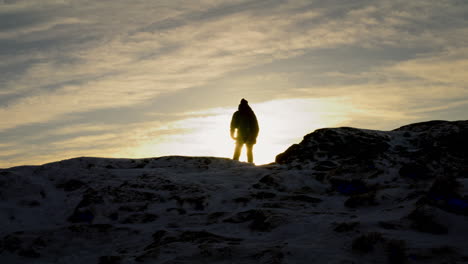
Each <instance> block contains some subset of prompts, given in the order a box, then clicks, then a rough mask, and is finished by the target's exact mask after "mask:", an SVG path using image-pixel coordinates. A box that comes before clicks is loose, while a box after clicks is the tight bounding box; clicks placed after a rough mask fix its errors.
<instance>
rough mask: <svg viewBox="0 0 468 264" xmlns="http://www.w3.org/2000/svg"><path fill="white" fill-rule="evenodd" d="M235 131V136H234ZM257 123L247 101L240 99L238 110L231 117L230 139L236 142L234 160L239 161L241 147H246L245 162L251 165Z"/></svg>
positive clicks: (256, 134)
mask: <svg viewBox="0 0 468 264" xmlns="http://www.w3.org/2000/svg"><path fill="white" fill-rule="evenodd" d="M236 129H237V134H236V136H234V134H235V132H236ZM258 130H259V129H258V122H257V117H256V116H255V113H254V112H253V111H252V108H250V106H249V103H248V102H247V100H245V99H242V100H241V102H240V105H239V110H238V111H236V112H235V113H234V114H233V115H232V120H231V137H232V138H233V139H234V140H236V149H235V150H234V157H233V159H234V160H239V156H240V154H241V150H242V146H243V145H244V144H245V145H246V146H247V161H248V162H250V163H253V152H252V150H253V145H254V144H255V143H257V136H258Z"/></svg>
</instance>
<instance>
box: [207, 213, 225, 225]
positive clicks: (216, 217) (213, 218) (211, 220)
mask: <svg viewBox="0 0 468 264" xmlns="http://www.w3.org/2000/svg"><path fill="white" fill-rule="evenodd" d="M226 214H227V213H226V212H214V213H211V214H209V215H208V219H207V222H208V224H214V223H217V222H218V220H219V219H220V218H221V217H223V216H225V215H226Z"/></svg>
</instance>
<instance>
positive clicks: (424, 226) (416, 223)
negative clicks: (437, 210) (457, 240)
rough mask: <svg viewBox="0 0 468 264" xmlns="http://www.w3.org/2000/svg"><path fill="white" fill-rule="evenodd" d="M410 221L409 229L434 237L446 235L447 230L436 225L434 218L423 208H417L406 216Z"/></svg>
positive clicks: (440, 225) (438, 224)
mask: <svg viewBox="0 0 468 264" xmlns="http://www.w3.org/2000/svg"><path fill="white" fill-rule="evenodd" d="M408 219H410V220H411V222H412V223H411V228H413V229H415V230H417V231H420V232H425V233H431V234H436V235H441V234H447V233H448V228H447V227H445V226H444V225H442V224H440V223H437V222H436V220H435V216H434V215H433V214H432V213H431V212H430V210H428V208H425V207H418V208H416V209H415V210H414V211H413V212H411V213H410V214H409V215H408Z"/></svg>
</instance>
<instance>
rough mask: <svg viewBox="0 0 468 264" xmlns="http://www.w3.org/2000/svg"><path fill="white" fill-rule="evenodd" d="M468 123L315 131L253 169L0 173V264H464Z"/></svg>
mask: <svg viewBox="0 0 468 264" xmlns="http://www.w3.org/2000/svg"><path fill="white" fill-rule="evenodd" d="M467 150H468V121H456V122H447V121H431V122H425V123H418V124H411V125H408V126H404V127H401V128H399V129H396V130H393V131H375V130H366V129H356V128H327V129H319V130H317V131H315V132H313V133H311V134H309V135H306V136H305V137H304V140H303V141H302V142H301V143H299V144H296V145H293V146H291V147H290V148H289V149H288V150H286V151H285V152H284V153H282V154H280V155H278V156H277V159H276V162H275V163H272V164H269V165H264V166H253V165H250V164H245V163H239V162H235V161H232V160H229V159H222V158H214V157H180V156H171V157H160V158H148V159H103V158H76V159H71V160H65V161H60V162H55V163H50V164H45V165H42V166H27V167H15V168H10V169H2V170H0V197H1V198H2V199H1V202H0V218H1V219H2V227H1V228H0V261H1V262H2V263H24V262H26V261H34V263H85V262H86V263H167V264H169V263H311V262H316V263H465V262H468V254H466V252H468V246H467V245H466V243H465V241H466V236H467V235H468V229H467V228H466V223H467V220H468V218H467V217H468V165H467V164H468V160H467V159H468V155H467V154H468V153H467Z"/></svg>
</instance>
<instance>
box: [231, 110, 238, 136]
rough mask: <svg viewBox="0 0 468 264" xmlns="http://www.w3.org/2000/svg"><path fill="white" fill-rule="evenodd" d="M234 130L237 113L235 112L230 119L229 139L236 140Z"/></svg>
mask: <svg viewBox="0 0 468 264" xmlns="http://www.w3.org/2000/svg"><path fill="white" fill-rule="evenodd" d="M236 128H237V112H235V113H234V114H233V115H232V119H231V138H232V139H234V140H236V139H237V138H236V137H235V136H234V134H235V132H236Z"/></svg>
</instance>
